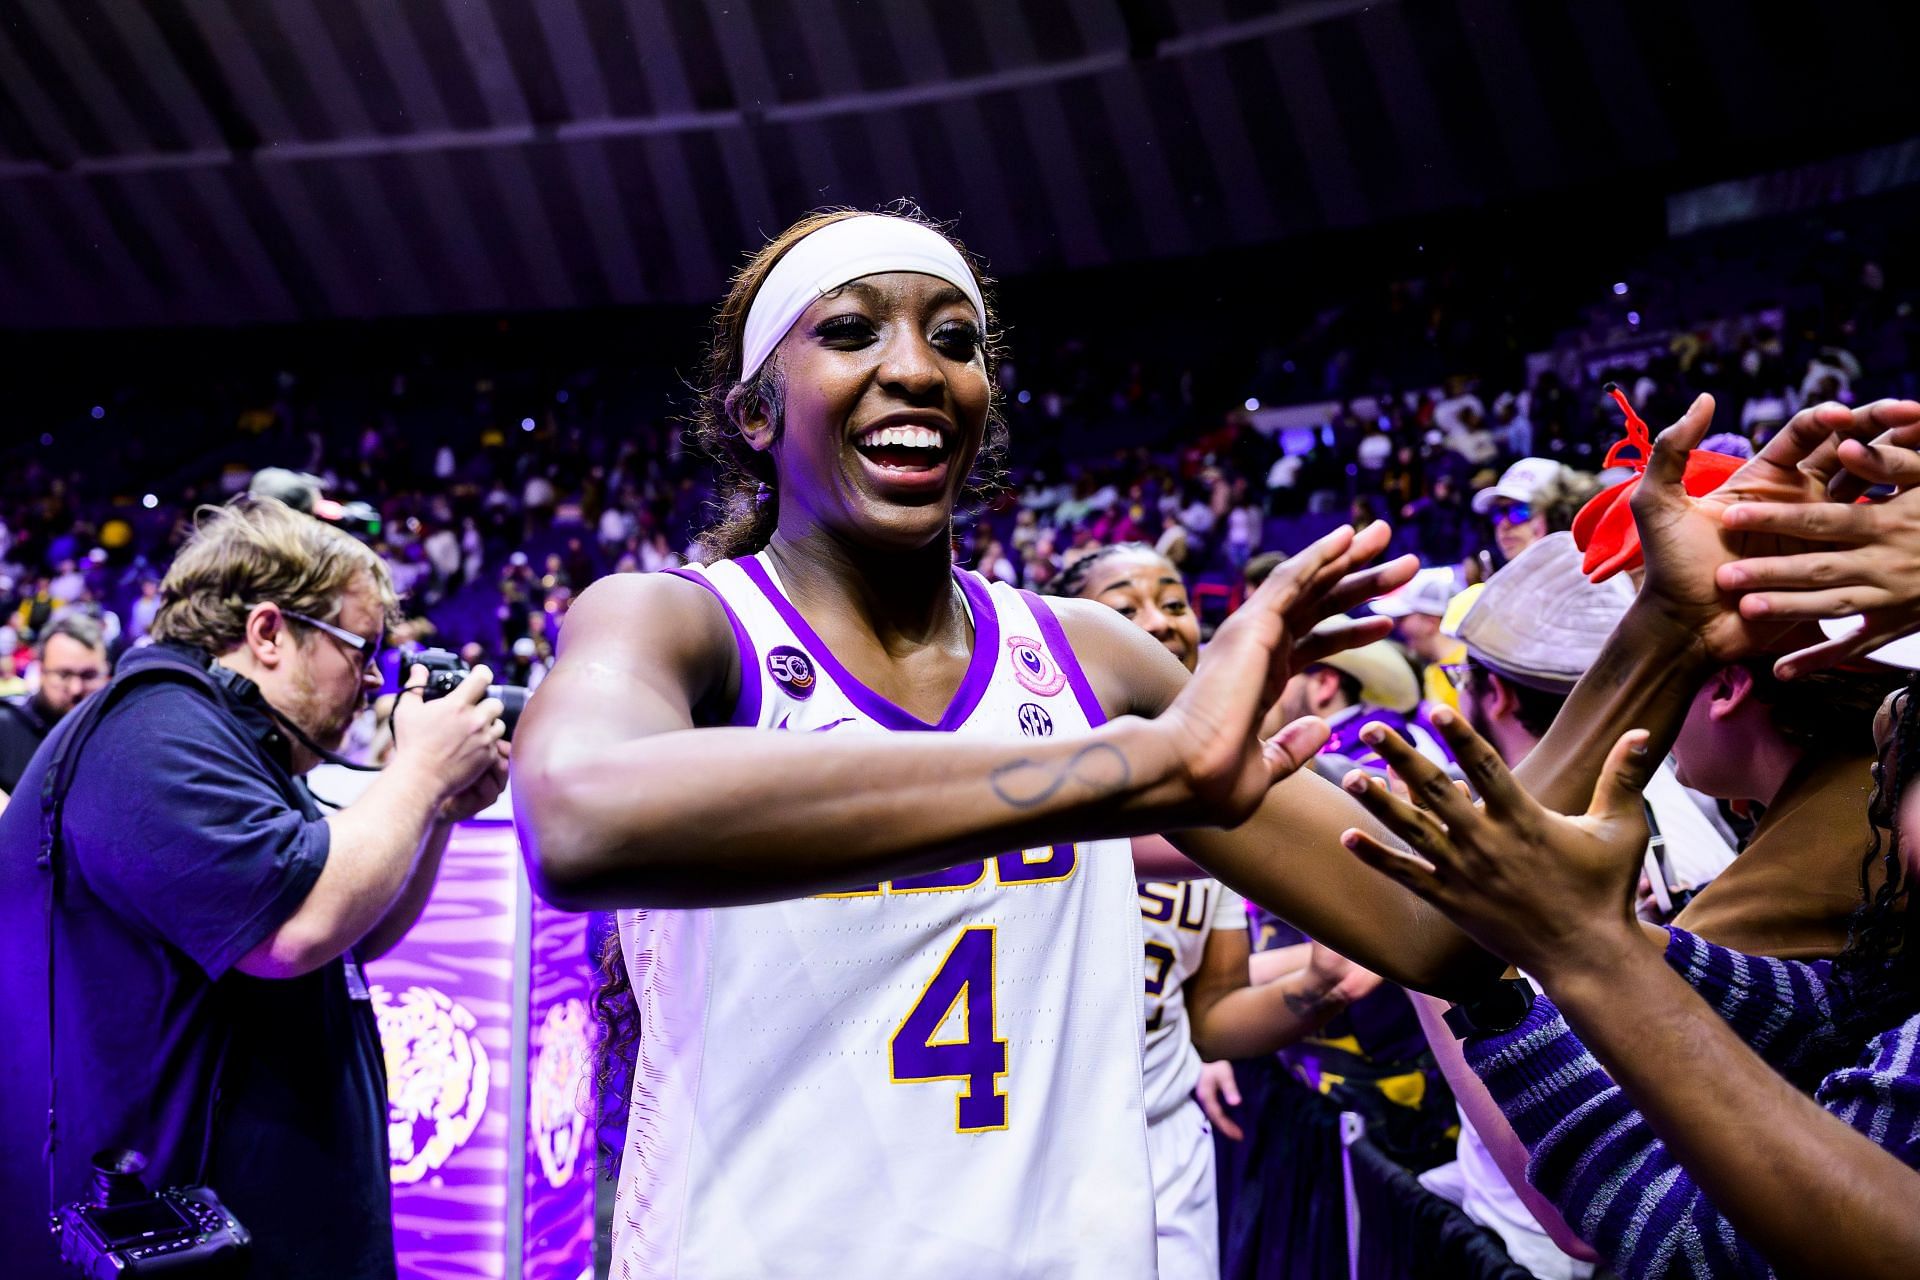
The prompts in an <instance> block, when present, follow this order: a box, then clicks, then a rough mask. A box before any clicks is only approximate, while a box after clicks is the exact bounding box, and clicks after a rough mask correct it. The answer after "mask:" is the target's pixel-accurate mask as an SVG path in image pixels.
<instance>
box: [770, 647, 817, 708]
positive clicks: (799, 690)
mask: <svg viewBox="0 0 1920 1280" xmlns="http://www.w3.org/2000/svg"><path fill="white" fill-rule="evenodd" d="M767 674H768V675H770V676H772V677H773V679H774V682H775V683H776V684H778V685H779V686H780V687H781V688H782V689H785V690H786V691H787V693H788V695H789V696H791V697H794V698H798V699H800V700H801V701H802V702H805V701H806V700H807V699H808V698H811V697H812V696H813V690H814V686H815V685H816V683H817V681H816V680H815V678H814V674H813V660H812V659H810V658H809V657H807V655H806V654H804V653H802V652H800V651H799V650H798V649H796V648H794V647H793V646H792V645H790V644H783V645H781V646H779V647H778V648H776V649H775V650H774V651H773V652H771V653H769V654H768V655H767Z"/></svg>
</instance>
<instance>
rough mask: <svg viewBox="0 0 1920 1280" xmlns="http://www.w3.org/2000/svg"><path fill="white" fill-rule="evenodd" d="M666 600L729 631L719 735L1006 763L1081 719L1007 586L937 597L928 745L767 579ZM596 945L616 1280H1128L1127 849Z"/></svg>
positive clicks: (1141, 1174)
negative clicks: (941, 704) (955, 600)
mask: <svg viewBox="0 0 1920 1280" xmlns="http://www.w3.org/2000/svg"><path fill="white" fill-rule="evenodd" d="M678 572H680V573H681V575H682V576H684V577H688V578H691V579H693V580H695V581H699V582H701V583H702V584H703V585H705V586H706V587H707V588H708V589H709V590H711V591H712V592H714V594H715V595H716V596H718V597H719V599H720V601H721V603H722V604H723V605H724V606H725V607H726V610H727V614H728V619H729V621H730V623H731V624H732V628H733V634H734V641H735V644H736V646H737V647H738V650H739V655H740V693H739V697H738V700H737V703H736V708H735V714H734V723H735V724H740V725H750V726H757V727H758V728H760V729H762V730H766V731H768V732H774V733H802V734H821V735H829V734H831V735H845V734H864V733H915V732H921V733H924V732H945V733H958V734H969V735H976V736H980V737H997V738H1008V739H1012V740H1014V741H1016V742H1017V741H1020V740H1021V739H1022V737H1023V735H1024V736H1025V737H1035V738H1038V737H1049V736H1060V737H1066V736H1071V735H1075V734H1082V733H1085V732H1087V731H1088V730H1089V729H1090V728H1091V727H1093V726H1094V725H1097V724H1099V723H1100V721H1101V719H1102V715H1101V711H1100V707H1099V704H1098V702H1097V701H1096V700H1095V698H1094V696H1093V692H1092V690H1091V689H1090V688H1089V687H1088V685H1087V682H1086V679H1085V676H1084V675H1083V674H1082V672H1081V670H1080V667H1079V664H1078V663H1077V662H1076V661H1075V659H1074V657H1073V654H1072V652H1071V651H1070V650H1069V648H1068V647H1067V643H1066V640H1065V637H1064V636H1063V634H1062V632H1061V629H1060V626H1059V624H1058V622H1057V621H1056V620H1055V619H1054V616H1053V613H1052V611H1051V610H1050V609H1049V607H1048V606H1047V604H1046V603H1045V602H1044V601H1041V600H1040V599H1038V598H1037V597H1035V596H1033V595H1031V594H1029V593H1025V592H1020V591H1015V590H1013V589H1012V588H1010V587H1007V586H1005V585H1004V584H996V585H993V586H989V585H988V584H987V583H986V581H985V580H984V579H982V578H980V577H979V576H978V575H975V574H972V573H965V572H960V571H956V573H955V577H956V580H957V581H958V583H959V586H960V590H961V591H962V593H963V594H964V596H965V599H966V603H967V607H968V609H969V611H970V613H971V615H972V618H973V627H974V648H973V656H972V660H971V663H970V665H969V666H968V668H967V671H966V675H965V678H964V680H963V681H962V683H961V685H960V688H959V691H958V692H957V693H956V694H955V695H954V699H953V702H952V703H951V705H950V706H949V707H948V708H947V710H946V713H945V714H944V715H943V716H942V718H941V719H940V721H939V722H938V723H937V724H927V723H925V722H923V721H921V720H919V719H917V718H916V717H914V716H912V715H910V714H909V713H907V712H906V711H905V710H903V709H902V708H900V707H898V706H896V705H894V704H893V703H891V702H889V701H887V700H886V699H884V698H882V697H880V696H879V695H877V694H875V693H874V692H873V691H871V690H870V689H868V688H866V687H865V686H864V685H862V684H861V683H860V682H859V681H858V680H857V679H855V678H854V677H853V676H852V675H851V674H850V673H848V672H847V671H846V670H845V669H844V668H843V667H842V666H841V665H840V663H839V662H838V661H837V660H836V659H835V657H834V655H833V654H832V653H831V652H829V651H828V649H827V648H826V646H825V645H824V644H822V643H821V641H820V638H819V636H818V635H816V634H815V632H814V630H813V628H812V627H811V626H809V625H808V624H807V621H806V620H805V619H804V618H802V617H801V616H800V613H799V611H798V610H797V609H795V608H794V606H793V605H792V603H791V602H790V601H788V599H787V598H786V595H785V593H784V591H783V590H782V588H781V586H780V583H779V581H778V579H777V577H776V575H775V573H774V570H773V567H772V566H771V565H770V564H769V563H768V562H767V561H766V559H765V557H763V556H756V557H750V558H746V559H742V560H733V561H722V562H719V563H717V564H713V565H710V566H707V567H706V568H704V569H698V570H696V569H688V570H680V571H678ZM742 767H746V764H745V762H743V764H742ZM634 785H636V786H672V785H673V779H672V778H671V777H661V778H637V779H635V780H634ZM620 939H621V944H622V946H623V948H624V949H625V955H626V961H627V966H628V970H629V973H630V975H631V978H632V982H633V989H634V995H635V998H636V1000H637V1001H638V1003H639V1009H640V1023H641V1038H640V1045H639V1052H638V1061H637V1064H636V1069H635V1073H634V1084H633V1096H632V1107H631V1112H630V1115H629V1120H628V1127H627V1136H626V1146H625V1151H624V1154H623V1160H622V1166H621V1171H620V1184H619V1189H618V1193H617V1197H616V1204H615V1209H614V1223H613V1259H612V1275H613V1277H615V1280H619V1278H621V1277H640V1276H645V1277H656V1276H672V1277H684V1278H685V1280H732V1278H734V1277H740V1278H742V1280H745V1278H751V1280H766V1278H768V1277H805V1278H811V1277H819V1276H827V1275H833V1276H847V1277H855V1278H859V1277H886V1278H887V1280H895V1278H897V1277H902V1276H915V1277H921V1276H924V1277H949V1276H951V1277H960V1276H995V1277H1001V1276H1005V1277H1034V1278H1041V1277H1048V1278H1051V1277H1088V1278H1092V1277H1101V1278H1102V1280H1108V1278H1117V1280H1131V1278H1132V1277H1147V1276H1151V1275H1153V1272H1154V1219H1153V1185H1152V1179H1151V1177H1150V1175H1149V1173H1148V1168H1147V1149H1146V1130H1145V1111H1144V1105H1143V1098H1142V1086H1141V1054H1142V1029H1141V1019H1140V1012H1139V1010H1140V1004H1139V1000H1140V990H1141V986H1140V984H1141V967H1140V957H1141V932H1140V916H1139V909H1138V906H1137V902H1136V898H1135V893H1134V883H1133V873H1132V863H1131V859H1130V855H1129V849H1128V845H1127V842H1126V841H1124V840H1105V841H1093V842H1086V843H1081V844H1060V845H1054V846H1051V847H1048V848H1035V849H1012V850H1005V851H999V852H995V853H990V854H988V855H987V856H985V857H982V858H980V859H977V860H974V861H970V862H964V863H961V864H960V865H958V866H955V867H952V868H949V869H947V870H944V871H938V872H932V873H928V874H922V875H917V876H913V877H909V878H904V879H899V880H894V881H891V882H887V883H881V884H875V885H870V886H865V887H859V888H855V889H853V890H851V891H848V892H841V893H831V894H820V895H817V896H814V897H810V898H805V899H800V900H797V901H787V902H777V903H770V904H766V905H761V906H746V907H721V908H705V909H693V910H687V909H674V910H638V911H623V912H621V913H620Z"/></svg>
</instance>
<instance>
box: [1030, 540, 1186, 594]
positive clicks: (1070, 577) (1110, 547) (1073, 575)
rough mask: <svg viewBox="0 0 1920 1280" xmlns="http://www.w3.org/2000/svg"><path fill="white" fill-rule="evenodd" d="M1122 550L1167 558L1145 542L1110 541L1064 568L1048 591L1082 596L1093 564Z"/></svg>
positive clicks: (1162, 558)
mask: <svg viewBox="0 0 1920 1280" xmlns="http://www.w3.org/2000/svg"><path fill="white" fill-rule="evenodd" d="M1121 552H1131V553H1141V554H1145V555H1150V556H1154V557H1156V558H1158V559H1161V560H1164V559H1166V557H1165V556H1162V555H1161V554H1160V553H1159V552H1158V551H1155V550H1154V549H1153V548H1152V547H1150V546H1148V545H1147V544H1146V543H1144V542H1109V543H1107V544H1106V545H1105V546H1103V547H1095V548H1094V549H1093V550H1091V551H1089V552H1087V553H1086V554H1085V555H1083V556H1081V557H1080V558H1079V559H1078V560H1075V561H1074V562H1073V563H1072V564H1070V565H1068V566H1067V567H1066V568H1064V569H1062V570H1061V571H1060V576H1059V577H1057V578H1055V579H1054V580H1053V582H1052V583H1051V584H1050V585H1049V586H1048V593H1049V594H1051V595H1056V596H1074V597H1078V596H1080V595H1081V594H1083V593H1084V592H1085V591H1086V589H1087V578H1088V576H1089V575H1091V574H1092V573H1093V566H1094V565H1096V564H1098V563H1099V562H1100V561H1102V560H1105V559H1107V558H1108V557H1109V556H1113V555H1118V554H1119V553H1121Z"/></svg>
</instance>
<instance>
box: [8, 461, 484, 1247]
mask: <svg viewBox="0 0 1920 1280" xmlns="http://www.w3.org/2000/svg"><path fill="white" fill-rule="evenodd" d="M162 598H163V603H162V606H161V608H160V611H159V614H158V615H157V617H156V618H155V620H154V626H153V636H154V639H155V641H156V643H155V644H154V645H152V646H150V647H148V648H146V649H143V650H140V651H138V652H136V653H134V654H131V655H129V656H128V657H127V658H126V659H125V660H124V661H123V663H122V664H121V670H120V672H119V674H118V675H117V676H116V678H115V680H114V682H113V684H112V685H110V686H109V687H108V689H107V690H106V692H104V693H102V694H100V695H99V696H98V697H96V698H94V699H93V700H92V701H90V702H89V703H87V704H86V705H85V706H83V707H82V708H81V709H80V710H79V711H77V712H75V713H74V714H72V715H69V716H68V717H67V718H66V719H65V720H63V721H62V723H61V724H60V725H59V726H58V727H56V728H55V730H54V731H53V733H52V734H51V735H50V736H49V737H48V739H47V742H46V743H45V745H44V747H43V749H42V750H41V751H40V752H39V754H38V755H37V756H35V758H34V761H33V763H32V765H31V766H30V767H29V768H28V770H27V772H26V775H25V776H24V777H23V778H22V780H21V786H20V789H19V791H18V792H17V794H16V796H15V798H14V802H13V804H12V806H11V807H10V808H9V809H8V810H7V811H6V812H5V814H4V815H0V938H3V939H4V941H3V942H0V963H3V964H4V965H5V968H6V971H7V973H8V975H9V978H10V990H11V992H12V998H11V1000H10V1004H11V1011H12V1018H11V1020H10V1025H9V1026H8V1027H7V1029H6V1032H5V1034H4V1035H0V1045H3V1046H4V1047H0V1078H4V1079H6V1080H7V1082H8V1086H9V1087H8V1088H7V1090H6V1091H5V1101H4V1103H3V1104H0V1169H4V1173H0V1189H4V1191H5V1197H4V1199H5V1205H6V1208H5V1210H4V1214H5V1217H4V1220H3V1221H0V1229H4V1230H5V1232H6V1236H5V1239H6V1244H5V1246H4V1251H5V1253H6V1254H7V1256H9V1258H10V1259H12V1260H13V1262H14V1265H13V1266H12V1267H10V1268H9V1271H8V1274H9V1275H10V1276H13V1277H22V1276H31V1277H39V1276H42V1275H51V1274H55V1268H56V1266H57V1263H56V1261H55V1248H56V1246H55V1245H54V1244H53V1242H52V1241H50V1239H49V1237H48V1234H47V1229H46V1227H47V1210H48V1207H49V1205H48V1196H49V1190H50V1188H49V1177H48V1169H47V1162H46V1161H44V1160H43V1159H42V1148H43V1144H44V1143H45V1141H46V1139H47V1130H48V1127H49V1117H48V1106H47V1099H48V1096H49V1095H48V1080H47V1076H48V1069H49V1067H48V1060H49V1046H50V1045H51V1049H52V1055H51V1056H52V1064H53V1065H52V1073H53V1077H54V1080H55V1081H56V1082H57V1085H58V1092H57V1096H56V1097H55V1098H54V1099H53V1107H52V1111H53V1116H52V1119H53V1123H54V1126H55V1135H54V1136H55V1145H54V1149H53V1153H52V1160H51V1164H52V1169H51V1175H52V1176H51V1184H52V1185H51V1194H52V1196H53V1201H54V1205H55V1206H59V1205H65V1204H67V1203H69V1202H71V1201H75V1200H80V1199H84V1198H85V1197H86V1195H87V1190H88V1169H89V1162H90V1158H91V1157H92V1155H93V1154H94V1153H95V1152H96V1151H100V1150H102V1149H109V1148H120V1147H125V1148H133V1149H137V1150H139V1151H141V1152H143V1153H145V1154H146V1156H147V1157H148V1158H149V1160H150V1166H149V1168H148V1171H147V1175H146V1181H147V1184H148V1185H149V1186H150V1187H153V1188H160V1187H169V1186H179V1185H188V1184H205V1185H207V1186H210V1187H211V1188H212V1189H213V1190H214V1191H215V1192H216V1193H217V1194H218V1195H219V1196H220V1198H221V1199H222V1200H223V1201H224V1202H225V1204H226V1205H227V1207H228V1208H229V1209H230V1210H231V1211H232V1213H233V1215H234V1216H235V1217H236V1218H238V1220H239V1221H240V1223H241V1224H242V1225H244V1226H245V1227H246V1228H247V1229H248V1230H250V1231H251V1233H252V1236H253V1247H252V1265H251V1270H250V1274H252V1275H256V1276H274V1277H309V1276H310V1277H315V1278H316V1280H318V1278H320V1277H325V1278H327V1280H353V1278H357V1277H390V1276H392V1275H393V1274H394V1254H393V1232H392V1213H391V1204H390V1199H389V1191H388V1172H387V1140H386V1117H387V1111H386V1097H385V1092H386V1090H385V1078H384V1071H383V1067H382V1056H381V1048H380V1042H379V1038H378V1035H377V1031H376V1028H375V1023H374V1018H373V1013H372V1008H371V1004H370V1001H369V1000H368V997H367V987H366V980H365V977H364V975H363V973H362V971H361V968H360V966H361V965H362V964H363V963H364V962H366V961H367V960H370V959H373V958H375V957H377V956H379V955H381V954H382V953H383V952H385V951H386V950H388V949H389V948H390V947H392V946H393V944H394V943H395V942H397V941H398V940H399V939H400V937H401V936H402V935H404V934H405V933H406V931H407V929H408V928H409V927H410V926H411V925H412V923H413V921H414V920H415V918H416V917H417V916H418V914H419V912H420V910H421V907H422V906H423V905H424V903H425V900H426V897H427V895H428V892H429V891H430V890H431V888H432V884H433V879H434V876H435V874H436V873H437V870H438V867H439V861H440V855H441V852H442V851H443V849H444V848H445V845H446V839H447V835H448V833H449V831H450V829H451V827H452V825H453V824H454V823H455V822H458V821H460V820H462V819H463V818H466V817H468V816H471V815H472V814H474V813H477V812H478V811H480V810H481V809H483V808H484V807H485V806H486V805H487V804H489V803H491V802H492V801H493V799H494V798H495V797H496V796H497V795H498V794H499V792H500V790H501V788H502V787H503V786H504V784H505V779H506V755H507V751H506V746H505V744H504V743H503V742H502V741H501V739H502V735H503V733H504V726H503V725H502V724H501V723H500V720H499V712H500V704H499V703H498V702H496V701H494V700H492V699H490V698H487V697H486V686H487V681H488V678H489V677H488V673H487V672H486V671H485V669H479V670H476V671H474V672H472V673H471V674H469V675H468V676H467V678H466V679H465V680H464V681H463V682H462V683H461V684H460V686H459V687H458V688H457V689H455V690H454V691H453V692H452V693H451V694H450V695H449V696H447V697H445V698H443V699H440V700H437V701H433V702H426V701H424V700H423V699H421V698H419V697H418V696H404V697H403V698H402V700H401V706H400V707H399V708H398V710H397V712H396V714H395V738H396V748H395V750H394V753H393V757H392V760H391V762H390V763H389V765H388V766H387V768H386V770H385V771H384V772H383V773H382V774H381V775H380V776H379V778H378V779H377V780H376V781H375V782H374V784H373V785H372V786H371V787H370V788H369V789H368V790H367V792H366V793H365V795H364V796H362V797H361V798H360V799H359V800H358V801H356V802H355V803H354V804H352V805H350V806H348V807H347V808H345V809H342V810H340V811H338V812H336V813H332V814H330V815H326V816H322V814H321V812H320V810H319V808H318V807H317V805H316V804H315V801H314V799H313V797H312V795H311V794H310V793H309V792H308V791H307V789H306V787H305V784H304V783H303V782H302V781H301V780H300V777H301V775H302V774H304V773H305V772H307V771H308V770H309V769H311V768H312V767H313V766H314V765H315V764H317V763H318V762H319V760H320V759H321V757H322V755H323V754H324V753H328V752H332V751H334V750H337V748H338V746H339V745H340V741H341V738H342V736H343V734H344V733H345V730H346V727H347V725H348V723H349V722H350V721H351V720H352V719H353V717H354V715H355V713H356V712H357V711H358V710H359V708H360V706H361V704H362V703H363V701H364V700H365V699H366V697H367V696H368V695H369V694H370V693H371V692H372V691H373V690H375V689H376V688H377V687H378V685H379V675H378V671H377V666H376V664H375V659H376V657H377V656H378V654H379V652H380V651H381V649H382V647H383V637H384V635H385V627H386V623H387V621H388V618H389V617H390V615H391V612H392V610H393V608H394V604H395V601H394V595H393V590H392V585H391V580H390V579H389V577H388V574H387V569H386V566H385V565H384V564H383V563H381V561H380V560H379V558H378V557H376V556H375V555H374V554H373V553H372V552H371V551H370V550H368V549H367V548H366V547H364V546H363V545H361V544H360V543H358V542H356V541H355V540H354V539H352V538H351V537H349V536H347V535H346V534H344V533H342V532H340V531H339V530H336V529H333V528H331V527H329V526H327V525H325V524H323V523H322V522H320V521H319V520H316V519H314V518H312V517H310V516H306V515H302V514H300V513H298V512H296V511H293V510H291V509H290V508H288V507H286V506H285V505H283V504H281V503H280V502H278V501H275V500H273V499H268V498H259V497H247V498H242V499H240V500H238V501H237V502H236V503H235V504H233V505H231V506H228V507H224V508H217V509H213V508H209V509H204V510H203V512H202V517H201V520H200V522H199V525H198V527H197V529H196V531H195V532H194V534H193V537H192V538H191V539H190V541H189V542H188V543H187V545H186V546H185V547H184V548H183V549H182V551H181V552H180V555H179V557H178V558H177V559H176V560H175V562H174V565H173V568H172V570H171V572H169V573H168V575H167V579H166V582H165V584H164V586H163V589H162ZM423 675H424V672H422V671H420V670H418V669H416V670H415V671H414V672H413V679H411V680H410V681H409V682H408V687H409V688H410V689H414V690H417V689H418V688H419V685H420V682H421V677H422V676H423ZM69 752H70V753H71V756H70V758H69ZM50 774H51V777H52V778H53V780H54V786H53V787H51V788H49V787H47V785H46V784H47V782H48V778H49V775H50ZM63 778H64V779H68V780H70V781H68V782H67V784H66V786H65V791H64V795H65V799H64V807H63V808H60V809H58V810H56V812H57V814H58V816H59V820H58V821H57V823H56V824H55V831H56V836H57V844H56V846H55V849H56V851H57V852H56V855H55V857H54V858H53V859H52V865H53V867H54V868H56V869H57V871H58V875H57V877H56V876H55V875H53V874H50V872H49V870H48V869H47V868H45V867H43V866H42V865H40V863H41V854H42V829H43V817H42V815H43V808H44V807H45V805H46V804H47V801H48V797H47V796H46V795H44V794H43V792H45V791H48V790H51V791H52V792H54V795H55V797H56V798H57V796H58V794H59V792H60V781H61V779H63ZM55 886H57V887H55ZM49 931H51V933H50V932H49ZM50 939H51V942H50ZM50 953H51V961H52V973H51V974H49V973H48V964H49V955H50ZM50 1018H51V1022H52V1026H51V1028H50V1027H49V1019H50Z"/></svg>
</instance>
